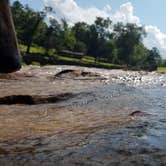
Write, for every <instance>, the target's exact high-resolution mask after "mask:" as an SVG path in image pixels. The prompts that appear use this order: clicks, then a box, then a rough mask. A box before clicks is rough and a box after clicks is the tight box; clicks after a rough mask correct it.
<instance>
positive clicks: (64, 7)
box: [44, 0, 166, 58]
mask: <svg viewBox="0 0 166 166" xmlns="http://www.w3.org/2000/svg"><path fill="white" fill-rule="evenodd" d="M44 2H45V4H46V5H48V6H52V7H53V9H54V10H55V12H56V14H55V17H56V19H58V20H60V19H61V18H65V19H66V20H67V21H68V22H69V23H70V24H71V25H72V24H74V23H75V22H78V21H84V22H87V23H89V24H91V23H93V22H94V20H95V19H96V17H97V16H101V17H104V18H106V17H110V19H111V20H113V22H114V23H116V22H119V21H121V22H124V23H127V22H129V23H136V24H137V25H141V21H140V19H139V17H137V16H135V15H134V7H133V5H132V4H131V3H130V2H127V3H124V4H122V5H121V6H120V8H119V10H117V11H116V12H115V13H113V12H112V10H111V6H110V5H106V6H105V7H104V8H103V9H98V8H96V7H89V8H83V7H81V6H79V5H78V4H77V3H76V1H75V0H44ZM145 28H146V31H147V38H145V40H144V43H145V45H146V46H147V47H148V48H149V49H150V48H152V47H154V46H155V47H157V48H158V49H159V50H160V52H161V53H162V55H163V57H164V56H165V58H166V34H164V33H162V32H161V31H160V29H159V28H157V27H155V26H152V25H148V26H145Z"/></svg>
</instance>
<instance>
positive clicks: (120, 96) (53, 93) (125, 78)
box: [0, 66, 166, 166]
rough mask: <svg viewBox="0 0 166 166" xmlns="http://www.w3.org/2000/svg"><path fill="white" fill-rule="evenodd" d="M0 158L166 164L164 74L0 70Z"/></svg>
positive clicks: (37, 162)
mask: <svg viewBox="0 0 166 166" xmlns="http://www.w3.org/2000/svg"><path fill="white" fill-rule="evenodd" d="M0 104H1V105H0V165H2V166H3V165H5V166H10V165H44V166H45V165H51V166H52V165H58V166H59V165H64V166H70V165H71V166H72V165H88V166H89V165H94V166H97V165H138V166H139V165H154V166H155V165H166V141H165V140H166V75H165V74H157V73H155V72H152V73H147V72H143V71H141V72H131V71H121V70H102V69H93V68H92V69H89V68H81V67H69V66H52V67H51V66H46V67H41V68H40V67H34V66H28V67H24V68H23V69H22V70H21V71H20V72H17V73H14V74H11V75H0Z"/></svg>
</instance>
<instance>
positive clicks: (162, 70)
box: [157, 67, 166, 73]
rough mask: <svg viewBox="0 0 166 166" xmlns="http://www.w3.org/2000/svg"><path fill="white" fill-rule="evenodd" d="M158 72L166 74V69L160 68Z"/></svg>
mask: <svg viewBox="0 0 166 166" xmlns="http://www.w3.org/2000/svg"><path fill="white" fill-rule="evenodd" d="M157 72H159V73H166V67H158V68H157Z"/></svg>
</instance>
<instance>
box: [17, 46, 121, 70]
mask: <svg viewBox="0 0 166 166" xmlns="http://www.w3.org/2000/svg"><path fill="white" fill-rule="evenodd" d="M19 48H20V50H21V51H22V52H26V49H27V46H25V45H23V44H20V45H19ZM30 53H39V54H42V55H44V54H45V49H44V48H43V47H39V46H31V48H30ZM49 55H50V56H55V55H56V51H55V49H51V50H49ZM55 58H57V60H63V61H66V62H76V63H81V64H84V65H94V64H96V65H100V66H103V67H107V68H108V67H121V66H120V65H117V64H112V63H104V62H97V63H95V58H93V57H90V56H84V57H83V58H82V59H78V58H72V57H66V56H55Z"/></svg>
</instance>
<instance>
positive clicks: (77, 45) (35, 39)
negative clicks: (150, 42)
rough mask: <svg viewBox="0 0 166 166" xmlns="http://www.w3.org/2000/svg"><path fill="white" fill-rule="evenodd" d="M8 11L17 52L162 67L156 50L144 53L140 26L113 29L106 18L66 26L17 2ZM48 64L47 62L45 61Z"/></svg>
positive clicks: (88, 61) (84, 61)
mask: <svg viewBox="0 0 166 166" xmlns="http://www.w3.org/2000/svg"><path fill="white" fill-rule="evenodd" d="M12 12H13V18H14V23H15V27H16V32H17V36H18V40H19V42H20V49H21V50H22V51H23V52H27V53H40V54H42V55H45V56H46V57H49V56H52V57H54V58H55V55H56V54H59V53H60V52H62V51H64V50H67V51H69V52H80V53H82V54H83V56H84V58H82V59H81V62H82V63H84V64H94V63H96V64H100V65H105V66H107V67H108V66H111V65H113V64H119V65H124V66H128V67H132V66H134V67H137V68H138V67H139V68H143V69H145V68H150V69H155V68H156V67H157V66H161V65H162V66H164V65H165V66H166V62H165V61H164V60H162V59H161V56H160V53H159V51H158V49H157V48H152V49H151V50H148V49H147V48H146V47H145V46H144V44H143V42H142V39H143V38H144V37H146V32H145V30H144V27H143V26H138V25H136V24H131V23H127V24H123V23H117V24H115V25H114V26H113V25H112V21H111V20H110V19H109V18H106V19H105V18H101V17H97V18H96V20H95V21H94V23H93V24H90V25H88V24H87V23H85V22H78V23H75V24H74V25H73V26H70V25H69V24H68V23H67V21H66V20H65V19H62V20H61V21H57V20H56V19H55V18H52V17H51V18H48V17H47V18H48V19H47V23H46V22H45V19H44V18H45V17H46V16H48V13H49V14H50V13H54V14H56V12H54V11H53V10H52V8H51V7H49V6H47V7H45V9H43V10H42V11H34V10H33V9H31V8H30V7H29V6H27V5H26V6H23V5H22V4H21V3H20V2H19V1H15V2H14V3H13V5H12ZM57 57H58V59H59V60H65V61H70V62H71V61H73V62H80V59H79V58H72V57H66V56H57ZM46 61H48V59H46Z"/></svg>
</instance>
